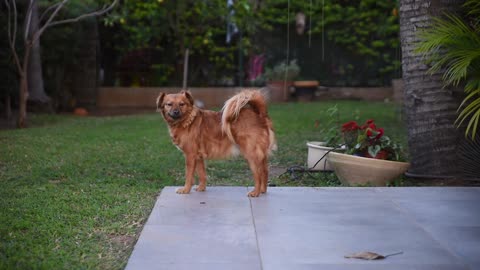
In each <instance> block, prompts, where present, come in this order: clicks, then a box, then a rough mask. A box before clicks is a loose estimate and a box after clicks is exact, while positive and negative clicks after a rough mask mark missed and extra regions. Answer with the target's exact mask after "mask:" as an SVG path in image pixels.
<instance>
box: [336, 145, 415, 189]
mask: <svg viewBox="0 0 480 270" xmlns="http://www.w3.org/2000/svg"><path fill="white" fill-rule="evenodd" d="M328 161H329V163H330V165H332V167H333V169H334V170H335V174H336V175H337V176H338V179H339V180H340V182H342V184H344V185H348V186H355V185H372V186H385V185H386V184H387V183H388V182H389V181H392V180H394V179H395V178H397V177H398V176H400V175H402V174H403V173H405V172H406V171H407V169H408V167H410V163H407V162H399V161H391V160H382V159H374V158H366V157H358V156H352V155H347V154H341V153H335V152H331V153H329V154H328Z"/></svg>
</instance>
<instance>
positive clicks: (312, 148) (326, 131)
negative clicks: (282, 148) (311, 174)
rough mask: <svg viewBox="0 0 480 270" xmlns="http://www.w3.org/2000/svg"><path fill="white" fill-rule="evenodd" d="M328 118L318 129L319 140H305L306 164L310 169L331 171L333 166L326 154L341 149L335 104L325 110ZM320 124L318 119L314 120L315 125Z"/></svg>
mask: <svg viewBox="0 0 480 270" xmlns="http://www.w3.org/2000/svg"><path fill="white" fill-rule="evenodd" d="M326 113H327V114H328V115H329V117H330V119H329V121H328V122H327V124H326V125H325V127H324V128H322V129H321V130H320V134H322V136H321V138H322V139H321V140H320V141H308V142H307V148H308V152H307V166H308V169H309V170H311V171H332V170H333V168H332V166H331V165H330V163H329V162H328V157H327V156H328V154H329V152H331V151H334V150H335V151H343V150H345V149H344V148H342V147H341V134H340V129H339V125H340V124H339V120H338V108H337V105H335V106H333V107H330V108H328V109H327V110H326ZM319 126H320V121H319V120H317V121H315V127H319Z"/></svg>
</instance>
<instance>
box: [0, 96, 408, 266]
mask: <svg viewBox="0 0 480 270" xmlns="http://www.w3.org/2000/svg"><path fill="white" fill-rule="evenodd" d="M334 104H338V108H339V112H340V115H339V117H340V121H341V122H346V121H348V120H352V119H355V120H358V121H359V122H364V121H365V120H366V119H369V118H373V119H375V120H376V122H377V124H378V125H379V126H382V127H384V128H385V130H386V134H387V135H390V136H391V137H393V138H395V139H397V140H399V141H401V142H403V143H405V141H406V131H405V128H404V126H403V124H402V121H401V120H400V112H399V110H398V108H397V107H396V106H394V105H392V104H385V103H366V102H355V101H342V102H337V103H334V102H322V103H309V104H298V103H297V104H295V103H289V104H282V105H272V106H270V116H271V118H272V119H273V122H274V126H275V130H276V134H277V140H278V146H279V150H278V151H277V152H276V154H275V155H274V157H273V158H272V160H271V164H272V166H275V167H277V168H278V167H280V168H287V167H290V166H294V165H300V166H303V165H304V164H305V163H306V152H307V149H306V145H305V143H306V142H307V141H309V140H319V139H320V138H321V134H320V132H319V130H320V128H321V127H320V128H319V127H315V126H314V123H315V120H319V122H320V126H322V123H328V122H329V118H328V115H327V112H326V110H327V109H328V108H329V107H331V106H333V105H334ZM30 119H31V122H32V127H31V128H29V129H23V130H4V131H0V187H1V188H0V269H91V268H93V269H122V268H124V267H125V265H126V262H127V260H128V256H129V255H130V253H131V251H132V248H133V245H134V243H135V241H136V239H137V237H138V235H139V233H140V230H141V228H142V226H143V224H144V223H145V221H146V219H147V217H148V215H149V213H150V211H151V209H152V207H153V204H154V201H155V199H156V197H157V196H158V194H159V192H160V191H161V189H162V187H164V186H167V185H182V184H183V164H184V162H183V156H182V154H181V153H180V152H179V151H178V150H177V149H176V148H175V147H174V146H173V145H172V144H171V142H170V138H169V136H168V131H167V128H166V125H165V124H164V123H163V120H162V119H161V116H160V115H158V114H147V115H135V116H122V117H102V118H96V117H87V118H77V117H74V116H66V115H30ZM207 170H208V173H209V184H210V185H251V184H252V181H251V179H250V172H249V170H248V168H247V165H246V163H245V162H244V161H243V160H242V159H234V160H228V161H212V162H209V163H208V169H207ZM283 178H284V177H283ZM283 178H282V177H280V178H278V177H277V178H274V179H272V182H273V183H276V184H288V185H332V184H333V185H335V184H336V183H337V182H336V181H335V177H333V176H332V175H330V176H328V177H315V178H312V179H310V180H302V181H291V180H289V179H286V180H285V179H283ZM317 178H318V179H317ZM325 179H327V180H325Z"/></svg>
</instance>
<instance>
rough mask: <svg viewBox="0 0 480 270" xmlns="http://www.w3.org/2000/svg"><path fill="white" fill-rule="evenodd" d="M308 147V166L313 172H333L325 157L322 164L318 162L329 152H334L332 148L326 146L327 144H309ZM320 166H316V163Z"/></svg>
mask: <svg viewBox="0 0 480 270" xmlns="http://www.w3.org/2000/svg"><path fill="white" fill-rule="evenodd" d="M307 146H308V155H307V166H308V169H309V170H311V171H332V170H333V168H332V166H331V165H330V164H329V162H328V160H327V158H328V155H327V156H326V157H324V158H323V159H322V160H321V161H320V162H318V161H319V160H320V159H321V158H322V157H323V156H324V155H325V154H326V153H327V152H328V151H330V150H332V149H333V148H332V147H327V146H325V142H307ZM317 162H318V164H317V165H316V166H315V163H317ZM314 166H315V167H314Z"/></svg>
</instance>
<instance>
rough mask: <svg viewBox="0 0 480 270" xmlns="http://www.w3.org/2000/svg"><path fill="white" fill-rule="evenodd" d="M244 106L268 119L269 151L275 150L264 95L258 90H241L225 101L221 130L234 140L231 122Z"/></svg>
mask: <svg viewBox="0 0 480 270" xmlns="http://www.w3.org/2000/svg"><path fill="white" fill-rule="evenodd" d="M245 106H250V108H251V109H253V110H254V111H255V112H256V113H257V114H258V116H259V117H261V118H266V119H267V120H268V122H267V125H268V132H269V140H270V147H269V148H270V149H269V150H270V151H273V150H276V147H277V146H276V142H275V134H274V132H273V127H272V122H271V121H270V119H269V118H268V111H267V102H266V100H265V96H264V95H263V93H262V92H261V91H258V90H243V91H242V92H240V93H238V94H236V95H235V96H233V97H231V98H230V99H229V100H227V101H226V102H225V105H224V106H223V108H222V131H223V133H224V134H225V135H227V137H228V138H229V139H230V140H231V141H232V142H235V139H234V138H233V135H232V130H231V124H232V122H234V121H235V120H237V118H238V116H239V114H240V111H241V110H242V108H244V107H245Z"/></svg>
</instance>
